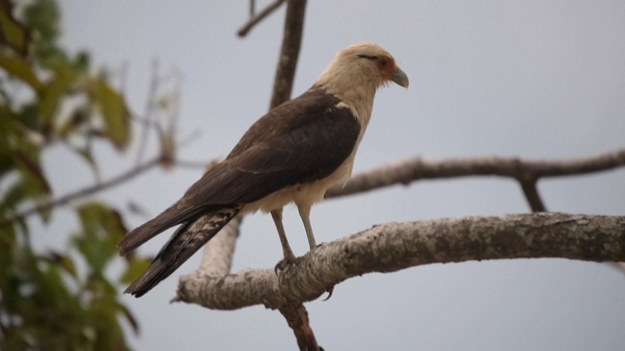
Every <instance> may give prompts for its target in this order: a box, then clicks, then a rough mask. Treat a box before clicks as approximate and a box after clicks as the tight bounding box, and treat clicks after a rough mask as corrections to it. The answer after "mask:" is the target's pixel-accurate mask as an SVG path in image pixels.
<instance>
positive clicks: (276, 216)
mask: <svg viewBox="0 0 625 351" xmlns="http://www.w3.org/2000/svg"><path fill="white" fill-rule="evenodd" d="M271 218H273V222H274V223H275V224H276V229H277V230H278V236H279V237H280V244H281V245H282V253H283V254H284V259H285V260H286V261H288V262H292V261H295V255H294V254H293V251H292V250H291V246H289V241H288V240H287V239H286V233H285V232H284V226H283V225H282V209H279V210H273V211H271Z"/></svg>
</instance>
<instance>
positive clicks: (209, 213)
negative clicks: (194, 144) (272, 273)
mask: <svg viewBox="0 0 625 351" xmlns="http://www.w3.org/2000/svg"><path fill="white" fill-rule="evenodd" d="M388 82H395V83H397V84H398V85H400V86H402V87H406V88H407V87H408V77H407V76H406V74H405V73H404V72H403V71H402V70H401V69H400V68H399V67H398V66H397V64H396V63H395V60H394V59H393V57H392V56H391V55H390V54H389V53H388V52H386V51H385V50H384V49H382V48H381V47H379V46H377V45H374V44H369V43H361V44H355V45H351V46H349V47H347V48H345V49H343V50H341V51H339V52H338V53H337V54H336V56H335V57H334V60H333V61H332V62H331V63H330V65H329V66H328V67H327V68H326V70H325V71H324V72H323V73H322V74H321V76H320V77H319V79H317V81H316V82H315V83H314V84H313V86H312V87H311V88H310V89H308V90H307V91H306V92H305V93H303V94H302V95H300V96H299V97H297V98H295V99H293V100H290V101H288V102H285V103H283V104H282V105H280V106H278V107H276V108H274V109H272V110H271V111H269V112H268V113H267V114H266V115H265V116H263V117H262V118H260V119H259V120H258V121H256V123H254V124H253V125H252V126H251V127H250V129H249V130H248V131H247V132H246V133H245V134H244V135H243V137H242V138H241V140H240V141H239V142H238V144H237V145H236V146H235V147H234V149H232V151H231V152H230V154H229V155H228V157H227V158H226V159H225V160H224V161H223V162H221V163H219V164H217V165H215V166H214V167H212V168H211V169H209V170H208V171H207V172H206V173H205V174H204V175H203V176H202V178H200V180H198V181H197V182H196V183H195V184H193V185H192V186H191V187H190V188H189V189H188V190H187V192H186V193H185V194H184V195H183V196H182V198H181V199H180V200H178V202H176V203H175V204H174V205H173V206H171V207H169V208H168V209H167V210H165V211H164V212H163V213H161V214H159V215H158V216H157V217H156V218H154V219H152V220H150V221H148V222H146V223H145V224H143V225H141V226H139V227H138V228H136V229H134V230H133V231H131V232H130V233H128V234H127V235H126V236H125V237H124V238H123V240H122V241H121V243H120V244H119V247H120V252H121V254H122V255H125V254H127V253H129V252H130V251H132V250H134V249H135V248H137V247H138V246H140V245H141V244H143V243H144V242H146V241H147V240H149V239H151V238H152V237H154V236H155V235H156V234H159V233H160V232H162V231H164V230H166V229H168V228H170V227H173V226H175V225H179V224H180V227H179V228H178V229H177V230H176V232H175V233H174V234H173V236H172V237H171V239H170V240H169V242H167V244H166V245H165V246H164V247H163V248H162V249H161V250H160V252H159V253H158V254H157V255H156V257H155V258H154V260H153V261H152V263H151V264H150V266H149V267H148V268H147V270H146V272H145V273H144V274H143V275H142V276H141V277H140V278H139V279H138V280H137V281H135V282H134V283H133V284H132V285H130V286H129V287H128V289H126V291H125V292H127V293H130V294H133V295H135V296H137V297H139V296H141V295H143V294H145V293H146V292H148V291H149V290H150V289H152V288H153V287H154V286H155V285H156V284H158V283H159V282H160V281H161V280H163V279H165V278H166V277H167V276H169V275H170V274H171V273H172V272H173V271H174V270H176V268H178V267H179V266H180V265H181V264H182V263H183V262H184V261H186V260H187V259H188V258H189V257H190V256H191V255H192V254H193V253H194V252H196V251H197V250H198V249H199V248H200V247H202V246H203V245H204V244H205V243H206V242H207V241H208V240H210V239H211V238H212V237H213V236H214V235H215V234H217V232H219V230H220V229H221V228H222V227H223V226H225V225H226V224H227V223H228V222H229V221H230V220H231V219H232V218H233V217H234V216H235V215H236V214H237V213H245V212H255V211H257V210H262V211H263V212H270V213H271V216H272V218H273V220H274V222H275V225H276V228H277V230H278V235H279V236H280V242H281V244H282V250H283V252H284V257H285V259H287V260H292V259H294V255H293V252H292V251H291V248H290V247H289V243H288V242H287V238H286V235H285V232H284V228H283V226H282V208H283V207H284V206H285V205H286V204H288V203H290V202H294V203H295V204H296V205H297V208H298V210H299V214H300V216H301V218H302V221H303V223H304V228H305V230H306V235H307V236H308V243H309V245H310V248H311V249H313V248H314V247H315V245H316V244H315V238H314V236H313V232H312V227H311V225H310V220H309V213H310V208H311V206H312V205H313V204H314V203H315V202H318V201H320V200H321V199H322V198H323V196H324V194H325V192H326V189H327V188H328V187H329V186H330V185H332V184H334V183H337V182H340V181H345V180H346V179H347V177H349V175H350V174H351V171H352V165H353V163H354V157H355V155H356V150H357V148H358V144H359V143H360V140H361V139H362V136H363V134H364V133H365V130H366V129H367V124H369V118H370V117H371V110H372V108H373V98H374V96H375V92H376V90H377V88H379V87H381V86H383V85H385V84H387V83H388Z"/></svg>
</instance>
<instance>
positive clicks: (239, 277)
mask: <svg viewBox="0 0 625 351" xmlns="http://www.w3.org/2000/svg"><path fill="white" fill-rule="evenodd" d="M541 257H561V258H569V259H577V260H589V261H598V262H603V261H625V217H615V216H590V215H571V214H563V213H537V214H518V215H501V216H491V217H463V218H451V219H439V220H423V221H416V222H404V223H388V224H384V225H379V226H375V227H373V228H371V229H368V230H365V231H363V232H360V233H358V234H354V235H352V236H349V237H347V238H344V239H340V240H336V241H333V242H330V243H326V244H323V245H321V246H319V247H317V248H315V249H314V250H312V251H310V252H308V253H307V254H306V255H304V256H302V257H299V258H297V260H296V261H295V262H294V263H293V264H292V265H289V266H287V267H286V269H284V270H282V271H278V274H277V275H276V273H275V272H274V270H273V269H256V270H244V271H241V272H239V273H236V274H229V275H223V276H219V277H217V276H209V275H206V274H203V273H202V272H201V271H198V272H195V273H192V274H190V275H187V276H183V277H181V279H180V283H179V286H178V296H179V301H184V302H189V303H195V304H198V305H201V306H204V307H207V308H211V309H223V310H231V309H238V308H242V307H246V306H252V305H258V304H262V305H265V306H267V307H269V308H274V309H276V308H277V309H280V308H282V307H283V306H288V305H293V304H294V303H301V302H304V301H311V300H314V299H316V298H317V297H319V296H320V295H321V294H323V293H324V292H325V291H327V290H328V289H330V288H331V287H333V286H334V285H335V284H337V283H340V282H342V281H344V280H346V279H348V278H351V277H355V276H360V275H362V274H365V273H371V272H394V271H397V270H401V269H404V268H407V267H412V266H417V265H424V264H430V263H445V262H463V261H470V260H486V259H504V258H506V259H511V258H541Z"/></svg>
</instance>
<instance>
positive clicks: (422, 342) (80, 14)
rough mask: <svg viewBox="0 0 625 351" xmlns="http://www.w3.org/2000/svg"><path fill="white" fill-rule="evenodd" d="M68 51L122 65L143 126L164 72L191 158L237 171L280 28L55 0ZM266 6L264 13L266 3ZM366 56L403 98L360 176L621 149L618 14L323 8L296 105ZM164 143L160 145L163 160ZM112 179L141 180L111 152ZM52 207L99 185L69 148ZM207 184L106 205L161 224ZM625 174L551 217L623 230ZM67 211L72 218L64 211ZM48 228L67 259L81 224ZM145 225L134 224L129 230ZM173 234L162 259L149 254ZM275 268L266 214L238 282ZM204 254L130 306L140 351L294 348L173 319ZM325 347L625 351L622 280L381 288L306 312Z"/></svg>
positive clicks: (554, 6) (581, 193)
mask: <svg viewBox="0 0 625 351" xmlns="http://www.w3.org/2000/svg"><path fill="white" fill-rule="evenodd" d="M60 3H61V7H62V13H63V16H64V18H63V27H64V36H63V43H64V45H65V46H66V47H67V48H68V49H70V50H71V51H76V50H79V49H86V50H88V51H89V52H90V53H92V57H93V58H94V59H95V61H96V62H95V63H96V64H97V65H106V66H107V67H111V68H118V67H120V66H121V65H122V63H123V62H126V63H127V64H128V76H127V82H126V91H127V92H128V95H129V98H130V99H129V102H130V104H131V106H132V108H133V110H134V111H135V112H138V113H142V112H143V108H144V105H145V98H146V96H147V87H148V81H149V78H150V64H151V62H152V60H153V59H154V58H157V59H158V60H159V62H160V66H161V68H163V70H164V71H169V70H172V69H175V70H178V71H179V72H180V73H181V75H182V76H183V80H182V97H181V110H180V115H181V121H180V137H182V138H185V137H189V136H190V135H193V134H194V133H196V132H199V133H200V134H199V137H196V138H194V139H192V141H191V142H189V143H188V144H185V146H183V147H182V148H181V150H180V156H181V157H182V158H184V159H185V160H196V161H208V160H211V159H212V158H214V157H217V156H222V155H225V154H226V153H227V152H228V151H229V150H230V148H231V147H232V146H233V145H234V144H235V143H236V141H237V140H238V138H239V137H240V136H241V135H242V133H243V132H244V131H245V130H246V128H247V126H249V125H250V124H251V123H252V122H253V121H254V120H256V119H257V118H258V117H260V116H261V115H262V114H263V112H264V111H266V109H267V107H268V104H269V96H270V90H271V84H272V81H273V75H274V69H275V63H276V60H277V52H278V49H279V46H280V41H281V35H282V24H283V15H284V11H283V10H281V11H280V12H278V13H277V14H274V15H273V16H272V17H270V18H269V19H268V20H266V21H265V22H263V23H262V24H261V25H259V26H258V27H257V28H255V29H254V30H253V31H252V33H251V34H250V35H249V36H248V37H247V38H245V39H238V38H237V37H236V35H235V32H236V30H237V29H238V28H239V27H240V26H241V25H242V24H243V23H244V22H245V21H246V20H247V13H248V9H247V3H248V2H247V1H243V0H239V1H221V2H216V1H187V2H184V5H182V4H181V2H174V1H165V0H159V1H154V0H151V1H147V0H143V1H121V0H114V1H100V2H88V1H80V2H78V1H70V0H62V1H61V2H60ZM258 7H262V6H260V5H259V6H258ZM360 41H371V42H376V43H378V44H380V45H381V46H383V47H385V48H386V49H387V50H389V51H390V52H391V53H392V54H393V55H394V56H395V58H396V60H397V61H398V62H399V64H400V66H401V67H402V68H403V70H404V71H405V72H406V73H407V74H408V76H409V77H410V83H411V86H410V89H409V90H404V89H402V88H399V87H397V86H390V87H388V88H386V89H383V90H382V91H380V92H379V93H378V95H377V97H376V103H375V108H374V113H373V117H372V121H371V124H370V125H369V129H368V131H367V135H366V136H365V138H364V141H363V142H362V144H361V147H360V150H359V155H358V157H357V159H356V164H355V170H356V172H357V171H359V170H365V169H368V168H371V167H374V166H378V165H382V164H385V163H389V162H392V161H396V160H400V159H403V158H406V157H411V156H414V155H421V156H423V157H425V158H429V159H444V158H449V157H468V156H489V155H499V156H515V157H524V158H533V159H551V158H568V157H581V156H591V155H594V154H598V153H602V152H608V151H612V150H616V149H618V148H622V147H623V146H624V142H623V134H624V132H625V118H624V117H625V98H624V96H625V2H622V1H572V0H569V1H544V0H541V1H487V0H484V1H385V2H382V1H356V0H352V1H310V2H309V4H308V7H307V16H306V24H305V29H304V40H303V44H302V52H301V56H300V64H299V67H298V71H297V76H296V81H295V91H294V94H299V93H301V92H303V91H304V90H306V89H307V88H308V87H309V86H310V85H311V84H312V82H313V81H314V80H315V78H316V77H317V75H318V74H319V73H321V71H322V70H323V68H324V67H325V66H326V65H327V64H328V63H329V61H330V60H331V58H332V56H333V54H334V52H336V51H337V50H339V49H341V48H343V47H345V46H347V45H349V44H352V43H355V42H360ZM152 145H153V146H155V144H152ZM100 161H101V162H103V164H104V165H105V167H103V169H102V173H103V175H104V177H108V176H112V175H115V174H117V173H118V172H120V171H121V170H123V169H125V167H129V166H130V165H131V164H132V161H133V159H132V158H131V159H125V158H122V157H120V156H119V155H117V154H116V153H114V152H113V151H112V150H109V149H107V148H103V150H102V151H101V156H100ZM46 162H47V170H48V171H49V172H50V174H51V176H52V177H53V179H56V182H53V183H54V186H55V189H57V190H56V192H57V194H62V193H64V192H66V191H69V190H71V189H74V188H75V187H77V186H80V185H81V184H82V185H86V184H89V183H91V182H93V176H92V174H91V173H90V172H89V171H88V170H87V169H85V168H83V166H81V165H80V161H78V160H75V159H71V158H68V157H67V155H66V153H65V152H64V151H63V150H57V151H53V152H51V153H50V154H49V155H47V159H46ZM200 174H201V170H176V171H174V172H162V171H160V170H159V171H153V172H150V173H149V174H147V175H145V176H143V177H141V178H140V179H137V180H134V181H132V182H130V183H128V184H126V185H124V186H123V187H120V188H117V189H114V190H111V191H108V192H106V193H104V194H103V196H104V197H105V198H106V199H107V200H109V201H110V202H112V203H116V204H120V205H123V204H125V203H127V202H128V201H136V202H139V203H141V204H142V205H143V206H145V208H146V210H147V211H149V213H150V215H155V214H157V213H158V212H160V211H161V210H162V209H164V208H165V207H166V206H168V205H170V204H171V203H172V202H173V201H175V200H176V199H177V198H178V197H179V196H180V195H181V194H182V193H183V192H184V191H185V190H186V188H187V187H188V186H189V185H190V184H191V183H193V182H194V181H195V180H196V179H197V178H198V177H199V176H200ZM624 176H625V171H623V170H620V171H613V172H606V173H602V174H598V175H592V176H583V177H571V178H563V179H552V180H547V181H541V182H540V183H539V188H540V191H541V193H542V195H543V196H544V200H545V202H546V205H547V206H548V208H549V209H550V210H552V211H563V212H575V213H592V214H611V215H622V214H623V210H624V209H625V196H624V194H625V178H624ZM527 211H528V208H527V205H526V203H525V200H524V199H523V197H522V194H521V192H520V189H519V186H518V185H517V184H515V183H514V182H512V181H509V180H502V179H498V178H477V177H475V178H467V179H458V180H456V179H454V180H444V181H443V180H440V181H424V182H418V183H414V184H412V185H411V186H409V187H395V188H390V189H385V190H381V191H376V192H372V193H368V194H364V195H359V196H357V197H351V198H344V199H340V200H333V201H328V202H325V203H322V204H319V205H317V206H316V207H315V208H314V209H313V212H312V223H313V226H314V228H315V233H316V236H317V239H318V241H321V242H324V241H325V242H327V241H331V240H334V239H337V238H340V237H343V236H346V235H348V234H351V233H355V232H357V231H360V230H363V229H366V228H369V227H370V226H372V225H373V224H377V223H384V222H389V221H405V220H416V219H422V218H441V217H454V216H466V215H489V214H501V213H517V212H527ZM66 213H69V212H66ZM59 217H60V218H59V219H57V220H56V221H55V222H54V223H52V224H51V225H50V226H48V227H45V228H42V229H41V235H42V236H43V237H46V239H45V241H48V240H49V241H50V242H43V243H42V244H41V245H44V246H46V245H48V246H54V245H58V240H55V236H57V237H58V235H59V233H63V232H67V231H69V230H70V229H71V228H73V227H74V226H75V219H73V218H70V217H69V216H66V217H68V218H63V217H62V216H59ZM146 219H147V218H143V217H139V216H129V217H127V220H128V225H129V226H131V227H134V226H136V225H139V224H141V223H142V222H143V221H144V220H146ZM285 226H286V229H287V233H288V235H289V239H290V240H291V242H292V245H293V248H294V250H295V251H296V254H303V253H304V252H305V251H306V250H307V243H306V237H305V234H304V230H303V228H302V226H301V224H300V221H299V218H298V216H297V211H294V210H293V209H288V210H287V211H286V212H285ZM165 240H166V235H164V236H162V237H161V238H159V239H157V241H155V242H150V243H149V244H147V245H146V246H145V247H144V248H142V249H141V250H142V252H144V253H155V252H156V251H157V250H158V249H159V248H160V246H161V245H162V244H163V243H164V242H165ZM280 256H281V249H280V245H279V240H278V238H277V235H276V233H275V229H274V227H273V223H272V221H271V219H270V217H269V216H266V215H262V214H256V215H253V216H248V217H247V218H246V219H245V222H244V226H243V232H242V235H241V238H240V239H239V242H238V246H237V251H236V253H235V259H234V271H237V270H240V269H244V268H249V267H262V268H266V267H272V266H273V265H274V264H275V263H276V262H277V260H279V258H280ZM199 259H200V257H199V255H196V256H194V257H193V258H192V259H191V260H190V261H189V262H187V264H185V265H184V266H182V268H181V269H179V270H178V271H177V272H176V273H174V274H173V275H172V276H171V277H170V278H169V279H167V280H166V281H165V282H163V283H161V284H160V285H159V286H158V287H156V288H155V289H154V290H153V291H151V292H150V293H149V294H147V295H146V296H145V297H143V298H141V299H134V298H131V297H125V298H124V301H125V302H126V303H127V304H128V305H129V306H130V308H131V309H132V311H133V312H134V313H135V315H136V316H137V317H138V319H139V321H140V323H141V327H142V330H141V335H139V336H138V337H136V338H134V337H133V338H132V340H131V344H132V345H133V346H134V347H135V348H136V349H138V350H171V349H180V350H182V349H184V350H199V349H203V350H245V349H247V350H250V349H272V350H292V349H295V347H296V344H295V340H294V337H293V336H292V333H291V331H290V329H289V328H288V327H287V325H286V322H285V321H284V319H283V317H282V316H280V314H279V313H278V312H275V311H269V310H266V309H265V308H263V307H260V306H257V307H251V308H246V309H243V310H238V311H226V312H224V311H212V310H207V309H204V308H201V307H197V306H194V305H185V304H169V303H168V301H169V299H170V298H171V297H172V296H173V295H174V293H175V289H176V286H177V280H178V279H177V278H178V276H180V275H181V274H186V273H189V272H191V271H193V270H194V269H195V268H196V267H197V265H198V264H199ZM307 308H308V311H309V314H310V319H311V323H312V327H313V328H314V331H315V333H316V336H317V338H318V340H319V342H320V343H321V345H323V346H324V348H325V349H326V350H348V349H360V350H381V349H385V350H387V349H388V350H391V349H424V350H457V349H462V350H589V349H597V350H615V351H616V350H623V349H625V333H624V332H623V325H625V275H624V274H623V273H622V272H619V271H617V270H615V269H612V268H610V267H609V266H607V265H601V264H595V263H584V262H576V261H569V260H560V259H541V260H506V261H496V262H495V261H492V262H479V263H478V262H470V263H462V264H445V265H430V266H422V267H415V268H411V269H408V270H405V271H402V272H398V273H392V274H370V275H366V276H363V277H359V278H355V279H351V280H348V281H346V282H344V283H342V284H340V285H339V286H337V287H336V289H335V291H334V295H333V296H332V298H331V299H330V300H329V301H325V302H323V301H314V302H312V303H308V304H307Z"/></svg>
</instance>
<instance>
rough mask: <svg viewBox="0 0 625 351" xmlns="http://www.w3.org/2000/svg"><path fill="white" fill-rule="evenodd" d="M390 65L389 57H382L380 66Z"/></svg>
mask: <svg viewBox="0 0 625 351" xmlns="http://www.w3.org/2000/svg"><path fill="white" fill-rule="evenodd" d="M387 65H388V59H387V58H386V57H382V58H380V66H381V67H386V66H387Z"/></svg>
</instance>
